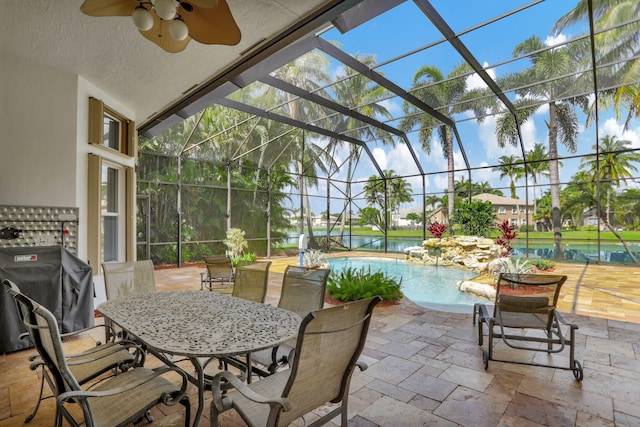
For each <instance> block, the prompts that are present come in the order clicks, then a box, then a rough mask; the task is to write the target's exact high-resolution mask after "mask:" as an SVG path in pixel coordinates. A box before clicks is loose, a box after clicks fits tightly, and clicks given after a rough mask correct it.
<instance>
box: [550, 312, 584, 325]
mask: <svg viewBox="0 0 640 427" xmlns="http://www.w3.org/2000/svg"><path fill="white" fill-rule="evenodd" d="M553 314H554V316H555V317H556V319H557V320H558V322H559V323H562V324H563V325H567V326H569V327H571V329H578V325H576V324H575V323H569V322H567V321H566V320H564V317H562V314H560V312H559V311H558V310H553Z"/></svg>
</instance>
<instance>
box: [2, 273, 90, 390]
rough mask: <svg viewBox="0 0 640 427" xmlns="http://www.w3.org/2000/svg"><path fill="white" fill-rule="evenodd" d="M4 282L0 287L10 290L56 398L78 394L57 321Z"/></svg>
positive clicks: (12, 284)
mask: <svg viewBox="0 0 640 427" xmlns="http://www.w3.org/2000/svg"><path fill="white" fill-rule="evenodd" d="M7 282H9V281H8V280H5V281H4V282H3V283H5V285H6V286H10V287H11V289H10V290H9V293H10V294H11V295H12V296H13V297H14V298H15V300H16V302H17V303H18V305H19V307H20V312H21V313H22V314H23V315H24V317H23V323H24V325H25V327H26V328H27V331H28V332H29V337H30V338H31V340H32V342H33V344H34V345H35V347H36V349H37V351H38V354H39V355H40V357H41V358H42V360H43V361H44V362H45V364H46V365H47V367H48V368H49V373H50V374H51V376H52V377H53V381H54V382H55V390H56V392H57V394H59V393H62V392H64V391H69V390H80V384H79V383H78V382H77V381H76V379H75V377H74V376H73V374H72V373H71V371H70V370H69V367H68V366H67V363H66V360H65V358H64V350H63V348H62V339H61V337H60V331H59V329H58V321H57V320H56V318H55V316H54V315H53V313H51V312H50V311H49V310H47V309H46V308H44V307H43V306H41V305H40V304H38V303H37V302H36V301H34V300H33V299H31V298H29V297H28V296H26V295H25V294H23V293H22V292H20V290H19V288H18V287H17V286H16V285H15V284H14V283H11V282H9V283H7Z"/></svg>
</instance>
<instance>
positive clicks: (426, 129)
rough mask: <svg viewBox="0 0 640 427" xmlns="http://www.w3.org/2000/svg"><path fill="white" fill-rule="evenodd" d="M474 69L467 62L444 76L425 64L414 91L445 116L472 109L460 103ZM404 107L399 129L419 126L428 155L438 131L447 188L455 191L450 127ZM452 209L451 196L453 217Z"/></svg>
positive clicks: (419, 72)
mask: <svg viewBox="0 0 640 427" xmlns="http://www.w3.org/2000/svg"><path fill="white" fill-rule="evenodd" d="M471 71H472V69H471V67H470V66H469V65H468V64H467V63H462V64H460V65H458V66H457V67H455V68H454V69H453V70H452V71H451V72H450V73H449V74H448V75H447V76H446V79H445V76H444V74H443V73H442V71H441V70H440V69H439V68H438V67H435V66H432V65H425V66H423V67H421V68H420V69H418V71H416V73H415V74H414V76H413V85H412V88H411V92H412V93H413V94H414V95H415V96H416V97H417V98H419V99H421V100H422V101H424V102H426V103H427V104H428V105H430V106H431V107H433V108H435V109H437V110H438V111H439V112H440V113H442V114H443V115H445V116H447V117H452V116H453V114H454V113H458V112H461V111H462V110H463V109H465V110H466V109H468V108H471V107H470V106H469V105H468V104H462V103H461V104H457V103H458V102H459V101H461V100H462V99H463V98H464V96H465V94H466V92H467V80H466V75H467V74H468V73H470V72H471ZM456 77H457V78H456ZM434 83H435V84H434ZM462 105H465V106H464V107H463V106H462ZM403 109H404V112H405V113H406V117H405V118H404V119H402V121H401V122H400V129H402V130H403V131H404V132H409V131H411V130H414V129H416V128H417V129H419V138H420V144H421V145H422V149H423V150H424V151H425V152H426V153H427V154H431V137H432V136H433V134H434V131H435V133H436V135H437V137H438V140H439V141H440V144H442V148H443V152H444V155H445V157H446V159H447V172H448V179H447V190H448V193H449V194H454V192H455V173H454V168H455V166H454V161H453V134H452V132H451V130H450V129H449V128H448V127H447V126H445V125H443V124H442V123H441V122H440V121H438V120H437V119H435V118H434V117H432V116H430V115H428V114H424V112H422V111H418V110H416V108H415V106H413V105H412V104H409V103H408V102H404V103H403ZM453 208H454V198H453V197H449V198H448V209H447V211H448V217H449V218H451V217H452V216H453Z"/></svg>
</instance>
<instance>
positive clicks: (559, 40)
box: [544, 33, 567, 47]
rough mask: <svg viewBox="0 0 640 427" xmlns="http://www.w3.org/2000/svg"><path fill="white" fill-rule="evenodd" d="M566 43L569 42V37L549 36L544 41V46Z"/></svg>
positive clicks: (562, 35) (560, 35)
mask: <svg viewBox="0 0 640 427" xmlns="http://www.w3.org/2000/svg"><path fill="white" fill-rule="evenodd" d="M566 41H567V36H566V35H565V34H562V33H560V34H557V35H555V36H547V38H546V39H545V40H544V44H546V45H547V46H549V47H551V46H555V45H557V44H560V43H564V42H566Z"/></svg>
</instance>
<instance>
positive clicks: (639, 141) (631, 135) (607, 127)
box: [600, 118, 640, 148]
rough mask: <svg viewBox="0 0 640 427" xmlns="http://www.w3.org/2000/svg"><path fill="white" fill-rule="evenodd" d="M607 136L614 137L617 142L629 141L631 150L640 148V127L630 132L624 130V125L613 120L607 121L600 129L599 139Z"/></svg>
mask: <svg viewBox="0 0 640 427" xmlns="http://www.w3.org/2000/svg"><path fill="white" fill-rule="evenodd" d="M607 135H611V136H615V137H616V138H618V140H625V139H626V140H628V141H631V146H632V147H633V148H638V147H640V127H637V128H635V129H631V130H627V131H625V130H624V125H623V124H620V123H618V121H617V120H616V119H614V118H610V119H607V120H606V121H605V122H604V124H603V125H602V126H601V127H600V138H603V137H605V136H607Z"/></svg>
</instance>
